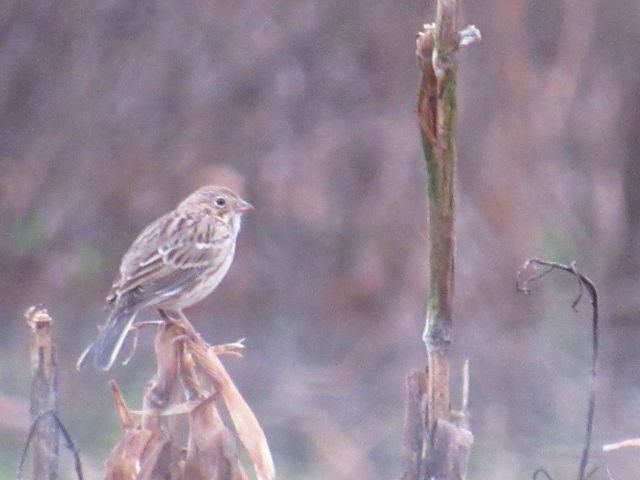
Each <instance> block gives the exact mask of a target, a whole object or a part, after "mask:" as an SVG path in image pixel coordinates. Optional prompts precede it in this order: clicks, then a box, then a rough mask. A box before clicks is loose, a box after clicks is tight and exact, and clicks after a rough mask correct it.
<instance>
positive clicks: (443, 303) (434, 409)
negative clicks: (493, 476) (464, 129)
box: [417, 0, 458, 433]
mask: <svg viewBox="0 0 640 480" xmlns="http://www.w3.org/2000/svg"><path fill="white" fill-rule="evenodd" d="M457 47H458V30H457V2H456V0H439V1H438V5H437V12H436V23H435V25H427V26H426V27H425V31H424V33H423V34H421V36H420V37H419V38H418V52H417V53H418V57H419V59H420V67H421V71H422V79H421V83H420V91H419V95H418V120H419V125H420V132H421V136H422V146H423V151H424V157H425V161H426V167H427V174H428V189H427V195H428V200H429V247H430V250H429V265H430V272H429V273H430V281H429V293H428V301H427V315H426V322H425V330H424V334H423V340H424V342H425V346H426V349H427V373H428V377H427V396H428V398H427V412H426V416H427V419H426V422H427V430H428V431H429V432H431V433H433V429H434V427H435V424H436V421H437V420H438V419H441V418H443V419H446V418H448V417H449V410H450V396H449V377H450V374H449V362H448V358H447V357H448V351H449V345H450V343H451V329H452V313H451V304H452V300H453V266H454V249H455V236H454V220H455V201H454V193H455V184H454V179H455V171H456V148H455V141H454V140H455V137H454V133H455V125H456V82H457V61H456V59H455V56H454V55H453V54H454V52H455V50H456V49H457Z"/></svg>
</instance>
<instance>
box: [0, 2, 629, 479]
mask: <svg viewBox="0 0 640 480" xmlns="http://www.w3.org/2000/svg"><path fill="white" fill-rule="evenodd" d="M432 13H433V5H432V4H431V3H429V2H424V1H417V0H407V1H404V2H397V1H391V0H380V1H377V2H370V1H366V0H349V1H338V0H325V1H317V0H315V1H314V0H295V1H293V0H271V1H257V0H241V1H235V2H232V1H228V0H218V1H216V0H185V1H182V2H175V1H173V0H137V1H132V0H110V1H107V2H97V3H96V2H87V1H77V0H7V1H5V2H4V3H3V4H2V5H0V72H1V73H0V168H1V172H2V174H1V175H0V232H2V233H1V236H0V271H1V272H2V274H1V275H0V331H1V332H2V333H1V335H0V348H1V351H2V362H0V477H1V478H12V477H13V472H14V469H15V466H16V463H17V461H18V458H19V452H20V449H21V448H22V446H23V443H24V441H25V435H26V431H27V429H28V426H29V420H28V407H27V399H28V395H29V382H30V380H29V364H28V356H27V338H28V335H27V330H26V328H25V326H24V324H23V321H22V314H23V312H24V310H25V309H26V308H27V307H28V306H29V305H31V304H34V303H38V302H41V303H43V304H44V305H45V306H46V307H48V309H49V312H50V313H51V315H52V316H53V317H54V319H55V320H56V328H57V330H56V335H57V337H56V339H57V344H58V347H59V350H58V358H59V363H60V366H61V368H62V372H61V375H60V377H61V404H62V407H61V416H62V419H63V421H64V422H65V423H66V425H67V428H68V429H69V430H70V432H71V433H72V434H73V435H74V438H75V440H76V442H77V444H78V445H79V446H80V447H81V449H82V451H83V453H84V458H85V461H86V462H87V465H88V467H87V468H88V469H89V470H90V472H93V478H99V475H98V474H97V472H99V471H101V468H102V467H101V462H102V461H103V459H104V458H106V455H107V453H108V451H109V450H110V448H111V447H112V446H113V445H114V443H115V441H116V439H117V438H118V436H119V433H120V432H119V429H118V425H117V421H116V418H115V414H114V411H113V408H112V405H111V400H110V397H109V394H108V390H107V385H106V381H107V379H108V378H112V377H113V378H116V379H117V380H118V381H119V382H120V383H121V385H122V386H123V389H124V392H125V396H126V397H127V399H128V401H129V402H130V404H131V405H132V407H134V408H136V407H137V405H138V401H139V399H140V392H141V388H142V385H143V383H144V381H145V380H146V379H147V378H148V377H149V376H150V375H151V373H152V370H153V366H152V365H151V363H150V359H151V355H150V347H151V346H150V341H151V337H152V333H151V332H145V334H144V335H143V339H142V345H141V346H140V348H139V349H138V352H137V355H136V356H135V358H134V360H133V361H132V362H131V363H130V364H129V365H128V366H127V367H116V368H114V370H113V371H112V372H110V373H109V374H108V375H105V374H102V373H96V372H91V371H89V372H82V373H77V372H76V371H75V370H74V367H73V365H74V362H75V360H76V358H77V355H78V354H79V353H80V352H81V351H82V349H83V348H84V347H85V346H86V345H87V344H88V342H90V341H91V339H92V338H93V336H94V334H95V332H96V325H98V324H100V323H102V322H103V321H104V319H105V313H104V311H103V310H102V302H103V298H104V295H105V294H106V292H107V290H108V288H109V286H110V284H111V281H112V280H113V279H114V278H115V275H116V272H117V267H118V263H119V260H120V257H121V255H122V254H123V252H124V251H125V250H126V249H127V247H128V245H129V244H130V242H131V241H132V240H133V238H134V237H135V236H136V234H137V233H138V232H139V231H140V230H141V229H142V228H143V227H144V226H145V225H146V224H147V223H149V222H150V221H151V220H153V219H155V218H156V217H157V216H159V215H160V214H163V213H164V212H166V211H168V210H169V209H171V208H173V207H174V206H175V204H176V203H177V202H178V201H179V200H180V199H182V198H183V197H184V196H185V195H186V194H188V193H189V192H190V191H191V190H193V189H195V188H196V187H198V186H200V185H203V184H207V183H222V184H227V185H229V186H232V187H234V188H237V189H238V190H240V191H242V193H243V194H244V196H245V197H246V198H247V199H248V200H249V201H251V202H252V203H253V204H254V205H255V206H256V210H255V212H252V213H251V214H250V215H249V216H247V218H246V220H245V223H244V230H243V232H242V234H241V235H240V240H239V246H238V252H237V256H236V261H235V263H234V265H233V267H232V269H231V272H230V273H229V275H228V276H227V278H226V279H225V281H224V282H223V283H222V285H221V286H220V287H219V288H218V289H217V290H216V292H215V293H214V294H212V295H211V296H210V297H209V298H208V299H207V300H206V301H205V302H203V303H202V304H201V305H199V306H197V307H194V308H193V309H192V310H191V312H190V317H191V319H192V321H193V323H194V324H195V325H196V327H197V328H198V329H199V330H200V331H201V332H202V333H203V335H204V336H205V338H207V339H208V340H209V341H211V342H218V343H222V342H228V341H234V340H236V339H238V338H240V337H246V339H247V340H246V343H247V347H248V348H247V351H246V355H245V358H244V359H242V360H237V359H233V358H229V359H226V361H225V363H226V365H227V366H228V368H229V369H230V371H231V373H232V375H233V376H234V378H235V379H236V382H237V384H238V386H239V388H240V389H241V390H242V392H243V393H244V394H245V395H246V397H247V398H248V400H249V402H250V404H251V405H252V406H253V407H254V408H255V411H256V414H257V415H258V417H259V419H260V420H261V422H262V423H263V426H264V428H265V430H266V433H267V436H268V438H269V440H270V444H271V447H272V450H273V453H274V456H275V460H276V465H277V468H278V469H279V473H280V478H283V479H288V478H291V479H293V478H304V479H323V480H324V479H336V480H339V479H345V480H346V479H355V478H367V479H388V478H394V477H396V476H397V475H399V473H400V470H401V458H402V457H401V455H402V451H401V424H402V415H403V397H404V375H405V373H406V372H407V371H408V369H410V368H414V367H415V368H421V367H422V366H423V365H424V347H423V345H422V343H421V340H420V336H421V332H422V326H423V316H424V303H425V297H426V293H425V292H426V280H425V278H426V264H425V259H426V254H425V238H426V237H425V232H426V229H427V226H426V213H425V212H426V195H425V191H424V189H425V174H424V165H423V161H422V159H421V151H420V146H419V138H418V133H417V126H416V121H415V118H414V109H415V101H416V99H415V95H416V89H417V81H418V68H417V62H416V59H415V55H414V49H415V43H414V37H415V34H416V32H417V31H418V30H419V29H420V27H421V24H422V23H424V22H425V21H429V20H430V19H431V18H433V17H432ZM639 17H640V9H639V8H638V2H637V1H632V0H620V1H617V2H608V1H605V0H582V1H579V2H578V1H576V0H485V1H482V2H471V1H467V2H466V4H465V5H464V8H463V11H462V19H463V22H464V23H474V24H476V25H478V26H479V27H480V29H481V31H482V34H483V40H482V42H481V43H479V44H477V45H474V46H473V47H469V48H467V49H465V50H464V51H463V52H461V54H460V60H461V69H460V75H461V80H460V85H459V93H460V102H459V104H460V117H459V128H458V138H459V140H458V147H459V149H458V150H459V158H460V161H459V169H458V187H459V188H458V210H459V217H458V222H457V235H458V236H457V239H458V244H457V252H458V257H457V269H456V272H457V284H456V306H455V339H454V352H453V353H454V362H455V365H458V366H460V365H461V364H462V362H463V360H464V359H465V358H467V357H468V358H469V359H470V362H471V402H472V405H471V408H472V415H473V418H472V428H473V431H474V434H475V437H476V443H475V445H474V448H473V453H472V459H471V466H470V469H471V472H470V478H477V479H482V478H505V479H506V478H529V477H530V475H531V473H532V471H533V470H534V469H535V468H537V467H539V466H546V467H548V468H549V470H550V471H551V472H552V473H553V474H554V476H555V478H564V477H566V476H567V475H574V472H575V471H576V470H577V461H578V458H579V452H580V448H581V441H582V438H583V429H584V418H585V411H586V386H587V375H588V361H589V357H588V355H589V327H588V325H589V315H588V308H587V307H586V305H585V306H583V307H582V311H581V313H579V314H577V315H576V314H575V313H573V312H572V311H571V309H570V308H569V303H570V301H571V300H572V299H573V295H574V286H575V285H574V283H573V282H572V281H571V280H567V281H566V282H563V281H559V282H554V281H551V282H550V283H548V284H547V285H546V286H545V287H543V288H539V289H538V291H536V292H534V295H533V296H531V297H525V296H522V295H518V294H517V293H516V292H515V288H514V284H515V272H516V269H517V268H518V266H519V265H520V263H521V262H522V260H523V259H524V258H525V257H528V256H540V257H545V258H547V259H550V260H557V261H561V262H566V263H568V262H570V261H572V260H576V261H577V264H578V267H579V268H581V269H582V271H583V272H584V273H586V274H587V275H589V276H590V277H591V278H592V279H593V280H594V281H595V282H596V283H597V285H598V286H599V288H600V292H601V295H602V297H603V311H602V316H603V332H602V334H603V337H602V338H603V349H602V352H603V354H602V355H603V357H602V362H603V363H602V369H601V376H600V379H599V383H598V390H599V403H598V406H597V413H596V430H595V431H596V435H595V439H594V440H595V450H596V455H595V456H596V458H595V463H596V464H599V465H602V466H604V465H606V466H608V467H609V468H610V470H611V472H612V473H613V475H614V476H615V478H616V479H618V480H621V479H627V478H638V477H639V476H640V462H638V456H637V453H635V452H632V451H620V452H616V453H610V454H607V456H606V457H605V456H602V455H601V454H598V453H597V450H598V449H599V445H600V444H601V443H603V442H608V441H615V440H620V439H622V438H627V437H631V436H639V435H640V408H639V407H640V381H639V380H640V379H639V377H640V373H639V372H640V368H639V367H640V349H639V348H638V344H639V342H640V324H639V322H638V316H639V314H640V295H638V272H639V267H640V241H639V240H640V239H639V238H638V237H639V234H640V231H639V227H640V188H639V187H640V183H639V180H640V164H639V163H638V160H637V159H638V154H639V153H640V135H639V134H638V132H639V124H640V54H639V52H638V46H639V45H640V42H639V40H640V30H639V29H638V24H640V18H639ZM90 474H91V473H90ZM598 475H604V473H603V471H601V472H600V474H598ZM598 475H596V478H598ZM603 478H604V477H603Z"/></svg>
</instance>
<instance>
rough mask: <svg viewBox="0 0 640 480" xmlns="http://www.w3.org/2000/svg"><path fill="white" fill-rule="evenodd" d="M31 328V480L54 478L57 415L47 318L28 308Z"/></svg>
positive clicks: (38, 311) (55, 388)
mask: <svg viewBox="0 0 640 480" xmlns="http://www.w3.org/2000/svg"><path fill="white" fill-rule="evenodd" d="M25 318H26V320H27V325H28V326H29V327H30V329H31V339H30V346H31V352H30V353H31V374H32V377H33V383H32V384H31V418H32V419H33V420H34V421H38V423H37V425H36V427H35V431H34V450H33V452H34V453H33V455H34V456H33V478H34V479H35V480H55V479H57V478H58V455H59V453H58V451H59V442H60V440H59V431H58V425H57V423H56V421H55V418H54V417H53V416H49V417H43V415H45V414H47V413H53V414H57V409H58V378H57V372H56V368H57V367H56V359H55V347H54V344H53V340H52V338H51V324H52V320H51V317H50V316H49V315H48V314H47V311H46V310H45V309H44V308H41V307H31V308H29V309H28V310H27V311H26V313H25Z"/></svg>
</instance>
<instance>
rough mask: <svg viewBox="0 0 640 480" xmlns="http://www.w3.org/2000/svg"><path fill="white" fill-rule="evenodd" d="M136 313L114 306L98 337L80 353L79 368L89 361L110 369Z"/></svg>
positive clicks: (104, 368)
mask: <svg viewBox="0 0 640 480" xmlns="http://www.w3.org/2000/svg"><path fill="white" fill-rule="evenodd" d="M136 313H137V312H136V311H133V312H132V311H130V310H129V309H128V308H114V309H113V311H112V312H111V315H109V319H108V320H107V323H106V324H105V326H104V328H103V329H102V331H101V332H100V333H99V334H98V338H96V340H95V341H94V342H93V343H92V344H91V345H89V346H88V347H87V349H86V350H85V351H84V352H82V355H80V358H79V359H78V363H77V364H76V367H77V368H78V370H81V369H83V368H84V367H86V366H87V365H88V364H89V363H93V365H94V366H95V367H96V368H99V369H101V370H105V371H106V370H109V369H110V368H111V365H113V362H114V361H115V359H116V357H117V356H118V352H120V349H121V348H122V343H123V342H124V339H125V338H126V336H127V332H128V331H129V327H131V324H132V323H133V320H134V319H135V317H136Z"/></svg>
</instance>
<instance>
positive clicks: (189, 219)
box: [107, 211, 233, 305]
mask: <svg viewBox="0 0 640 480" xmlns="http://www.w3.org/2000/svg"><path fill="white" fill-rule="evenodd" d="M232 242H233V238H232V233H231V231H230V229H229V227H228V226H227V224H226V223H224V222H223V221H221V220H219V219H217V218H216V217H214V216H212V215H197V216H196V215H189V214H185V213H178V212H175V211H174V212H171V213H168V214H166V215H164V216H162V217H160V218H159V219H158V220H156V221H155V222H153V223H152V224H151V225H149V226H148V227H147V228H146V229H145V230H143V232H142V233H141V234H140V235H139V236H138V238H137V239H136V240H135V241H134V242H133V244H132V245H131V247H130V248H129V250H128V251H127V253H126V254H125V255H124V257H123V259H122V263H121V265H120V278H119V279H118V281H117V282H116V283H115V284H114V286H113V288H112V295H111V296H112V298H113V299H115V298H116V297H120V296H123V295H127V294H130V295H127V296H129V297H131V296H133V297H135V300H134V299H133V298H131V299H130V300H129V301H132V302H133V303H134V304H138V305H139V304H147V305H148V304H153V303H157V301H158V302H159V301H161V299H162V298H166V297H167V296H170V295H172V294H173V293H175V292H176V291H179V290H180V289H181V288H183V287H184V286H185V285H188V284H189V283H190V282H191V281H193V280H194V279H195V278H197V277H198V276H199V275H201V274H202V272H204V271H205V270H207V269H209V268H211V267H214V266H215V264H216V263H220V264H222V262H223V260H224V258H223V257H226V254H225V250H227V249H229V248H230V243H232ZM109 298H110V297H109V296H108V297H107V301H109Z"/></svg>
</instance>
